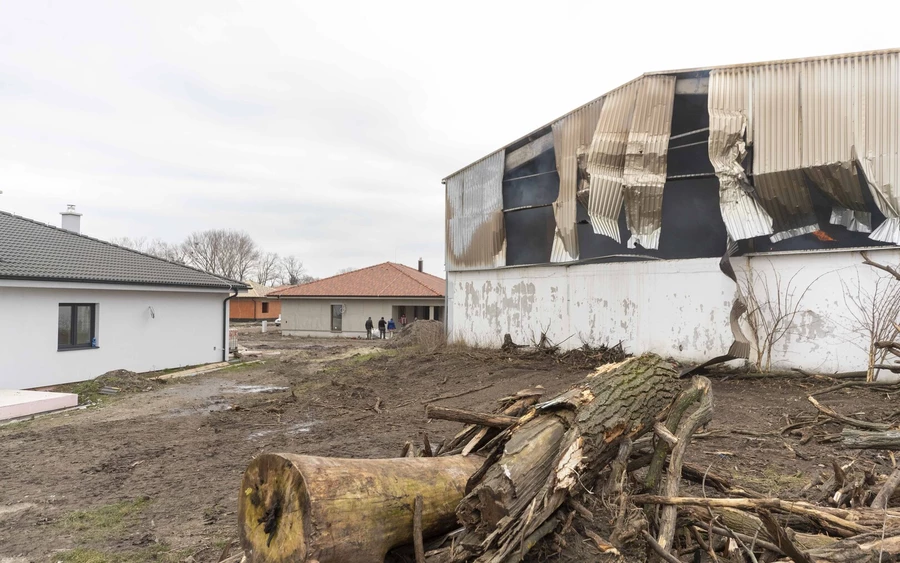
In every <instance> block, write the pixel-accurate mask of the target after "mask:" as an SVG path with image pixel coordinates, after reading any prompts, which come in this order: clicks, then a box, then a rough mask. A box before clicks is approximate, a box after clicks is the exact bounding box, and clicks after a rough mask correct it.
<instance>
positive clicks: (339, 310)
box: [331, 305, 344, 332]
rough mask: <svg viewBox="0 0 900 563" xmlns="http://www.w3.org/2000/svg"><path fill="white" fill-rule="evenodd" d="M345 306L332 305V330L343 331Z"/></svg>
mask: <svg viewBox="0 0 900 563" xmlns="http://www.w3.org/2000/svg"><path fill="white" fill-rule="evenodd" d="M343 310H344V306H343V305H332V306H331V331H332V332H341V331H342V330H343V319H344V312H343Z"/></svg>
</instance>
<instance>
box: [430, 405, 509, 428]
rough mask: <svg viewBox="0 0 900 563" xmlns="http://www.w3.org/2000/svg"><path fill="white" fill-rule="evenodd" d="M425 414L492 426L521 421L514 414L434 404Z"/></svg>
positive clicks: (499, 426) (504, 426)
mask: <svg viewBox="0 0 900 563" xmlns="http://www.w3.org/2000/svg"><path fill="white" fill-rule="evenodd" d="M425 416H426V417H427V418H436V419H439V420H452V421H454V422H462V423H464V424H478V425H480V426H488V427H490V428H506V427H508V426H512V425H513V424H515V423H516V422H518V421H519V419H518V418H515V417H512V416H505V415H501V414H486V413H480V412H473V411H467V410H464V409H452V408H449V407H437V406H434V405H428V407H427V408H426V409H425Z"/></svg>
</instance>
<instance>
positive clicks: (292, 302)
mask: <svg viewBox="0 0 900 563" xmlns="http://www.w3.org/2000/svg"><path fill="white" fill-rule="evenodd" d="M333 304H334V305H340V304H343V305H344V307H345V309H346V310H345V311H344V315H343V319H342V330H341V331H340V332H334V331H332V330H331V305H333ZM404 305H405V306H407V307H423V306H424V307H428V306H432V307H443V306H444V300H443V299H350V298H343V299H342V298H331V297H329V298H311V297H305V298H282V299H281V332H282V334H287V335H290V336H343V337H350V338H355V337H357V336H365V335H366V328H365V327H366V319H367V318H369V317H372V322H373V323H374V324H375V332H376V333H377V332H378V319H380V318H381V317H384V320H386V321H387V320H388V319H390V318H391V316H392V315H393V312H392V311H393V307H399V306H404ZM407 318H408V319H409V321H412V317H411V316H410V315H407ZM394 322H396V323H397V325H398V326H397V328H398V329H399V328H400V327H399V324H400V319H397V318H395V319H394Z"/></svg>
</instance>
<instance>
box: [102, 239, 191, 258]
mask: <svg viewBox="0 0 900 563" xmlns="http://www.w3.org/2000/svg"><path fill="white" fill-rule="evenodd" d="M109 242H111V243H112V244H116V245H118V246H123V247H125V248H129V249H131V250H136V251H138V252H143V253H144V254H149V255H150V256H156V257H157V258H162V259H163V260H168V261H169V262H175V263H177V264H187V263H188V259H187V258H188V257H187V252H186V250H185V247H184V245H183V244H170V243H167V242H166V241H164V240H162V239H158V238H157V239H153V240H152V241H148V240H147V239H146V237H136V238H130V237H116V238H112V239H110V241H109Z"/></svg>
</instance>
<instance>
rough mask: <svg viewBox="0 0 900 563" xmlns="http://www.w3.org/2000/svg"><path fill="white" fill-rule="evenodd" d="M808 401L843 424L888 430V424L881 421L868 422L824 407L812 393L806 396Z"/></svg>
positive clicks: (867, 428)
mask: <svg viewBox="0 0 900 563" xmlns="http://www.w3.org/2000/svg"><path fill="white" fill-rule="evenodd" d="M807 399H809V402H810V403H812V405H813V406H814V407H816V408H817V409H819V412H821V413H822V414H824V415H826V416H830V417H831V418H833V419H835V420H839V421H841V422H843V423H844V424H849V425H850V426H856V427H857V428H864V429H866V430H888V429H890V427H891V425H890V424H883V423H881V422H868V421H865V420H858V419H855V418H850V417H849V416H844V415H842V414H839V413H837V412H835V411H833V410H832V409H830V408H828V407H826V406H825V405H823V404H821V403H819V401H817V400H816V399H815V397H813V396H812V395H810V396H808V397H807Z"/></svg>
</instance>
